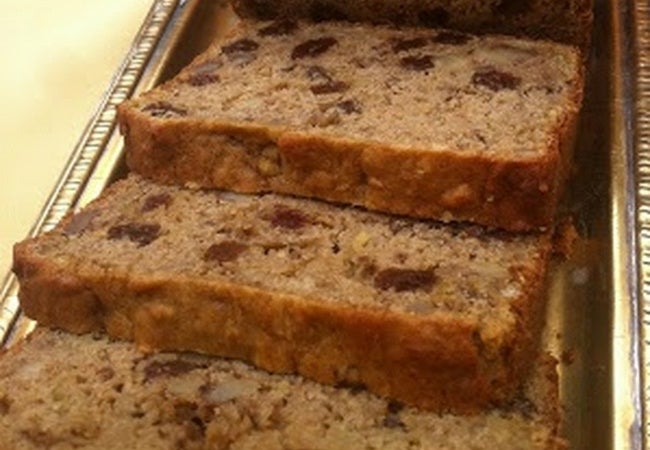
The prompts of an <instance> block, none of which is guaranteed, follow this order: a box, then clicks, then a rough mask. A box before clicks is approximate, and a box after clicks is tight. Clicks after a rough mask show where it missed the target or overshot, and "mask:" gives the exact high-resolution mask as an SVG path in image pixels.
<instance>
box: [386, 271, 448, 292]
mask: <svg viewBox="0 0 650 450" xmlns="http://www.w3.org/2000/svg"><path fill="white" fill-rule="evenodd" d="M435 281H436V276H435V274H434V270H433V269H424V270H417V269H401V268H397V267H391V268H388V269H383V270H381V271H379V272H378V273H377V275H375V287H376V288H378V289H381V290H382V291H386V290H388V289H394V290H395V291H396V292H405V291H416V290H423V291H426V292H429V291H430V290H431V288H432V287H433V283H434V282H435Z"/></svg>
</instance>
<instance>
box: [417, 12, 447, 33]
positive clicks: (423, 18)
mask: <svg viewBox="0 0 650 450" xmlns="http://www.w3.org/2000/svg"><path fill="white" fill-rule="evenodd" d="M450 19H451V14H449V11H447V10H446V9H445V8H441V7H437V8H433V9H430V10H426V11H421V12H420V13H418V20H419V21H420V23H422V25H424V26H426V27H431V28H436V27H443V26H445V25H447V24H448V23H449V20H450Z"/></svg>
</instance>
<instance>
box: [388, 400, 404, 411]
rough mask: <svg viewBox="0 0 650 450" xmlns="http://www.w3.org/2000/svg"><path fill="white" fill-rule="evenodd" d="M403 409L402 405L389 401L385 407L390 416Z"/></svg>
mask: <svg viewBox="0 0 650 450" xmlns="http://www.w3.org/2000/svg"><path fill="white" fill-rule="evenodd" d="M403 409H404V405H403V404H402V403H400V402H398V401H395V400H390V401H389V402H388V405H386V410H387V411H388V412H389V413H390V414H398V413H399V412H400V411H401V410H403Z"/></svg>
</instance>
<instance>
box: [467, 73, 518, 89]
mask: <svg viewBox="0 0 650 450" xmlns="http://www.w3.org/2000/svg"><path fill="white" fill-rule="evenodd" d="M472 83H474V84H475V85H478V86H484V87H486V88H488V89H490V90H491V91H494V92H497V91H501V90H504V89H515V88H516V87H517V86H519V85H520V84H521V78H519V77H517V76H515V75H512V74H511V73H508V72H501V71H499V70H496V69H493V68H485V69H480V70H477V71H476V72H474V75H472Z"/></svg>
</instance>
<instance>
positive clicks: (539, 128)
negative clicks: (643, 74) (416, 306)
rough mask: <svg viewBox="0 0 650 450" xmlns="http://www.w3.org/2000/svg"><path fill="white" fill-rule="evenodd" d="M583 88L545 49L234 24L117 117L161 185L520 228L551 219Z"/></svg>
mask: <svg viewBox="0 0 650 450" xmlns="http://www.w3.org/2000/svg"><path fill="white" fill-rule="evenodd" d="M582 83H583V81H582V65H581V62H580V58H579V56H578V52H577V51H575V50H574V49H572V48H571V47H566V46H562V45H559V44H554V43H548V42H532V41H524V40H517V39H513V38H509V37H494V36H493V37H474V36H470V35H467V34H461V33H458V32H455V31H445V30H437V31H434V30H426V29H425V30H423V29H402V30H398V29H394V28H389V27H371V26H364V25H350V24H342V23H326V24H325V23H323V24H315V25H307V24H299V23H296V22H287V21H284V22H271V23H268V22H266V23H244V24H240V26H239V27H238V28H237V29H236V30H235V31H234V32H233V33H232V34H231V35H230V37H229V38H227V39H226V40H225V41H223V42H219V43H217V44H215V45H214V46H213V47H212V48H211V49H209V50H208V51H207V52H206V53H205V54H203V55H202V56H200V57H199V58H198V59H196V60H195V61H194V63H192V64H191V65H190V66H189V67H187V68H186V69H185V70H183V71H182V73H180V75H178V76H177V77H176V78H175V79H174V80H172V81H170V82H168V83H166V84H164V85H162V86H160V87H159V88H157V89H154V90H153V91H151V92H148V93H146V94H144V95H142V96H140V97H138V98H136V99H134V100H131V101H128V102H127V103H125V104H123V105H121V107H120V108H119V121H120V123H121V129H122V132H123V133H124V136H125V142H126V147H127V152H128V153H127V162H128V164H129V166H130V168H131V169H132V170H134V171H136V172H139V173H141V174H143V175H145V176H147V177H150V178H153V179H155V180H157V181H159V182H164V183H172V184H174V183H176V184H177V183H183V182H190V181H191V182H195V183H198V184H199V185H201V186H203V187H217V188H223V189H228V190H235V191H239V192H248V193H253V192H267V191H274V192H278V193H287V194H295V195H300V196H308V197H317V198H321V199H326V200H332V201H337V202H344V203H352V204H356V205H362V206H365V207H367V208H370V209H374V210H380V211H385V212H391V213H398V214H405V215H410V216H415V217H421V218H437V219H442V220H444V221H448V220H452V219H453V220H467V221H472V222H476V223H480V224H485V225H488V226H493V227H501V228H505V229H510V230H529V229H533V228H537V227H542V226H548V225H549V223H550V222H551V221H552V219H553V215H554V212H555V206H556V203H557V199H558V196H559V195H560V191H561V185H562V180H563V177H564V175H565V173H566V165H567V163H568V160H569V158H570V154H571V152H570V150H571V146H572V142H573V141H572V133H573V129H574V121H575V119H576V115H577V114H578V110H579V107H580V103H581V97H582Z"/></svg>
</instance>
